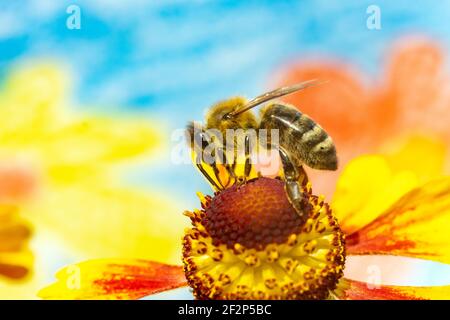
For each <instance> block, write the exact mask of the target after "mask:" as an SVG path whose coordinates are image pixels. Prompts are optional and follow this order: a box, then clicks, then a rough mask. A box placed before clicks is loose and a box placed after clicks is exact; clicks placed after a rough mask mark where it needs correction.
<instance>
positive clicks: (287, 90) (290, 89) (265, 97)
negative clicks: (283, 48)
mask: <svg viewBox="0 0 450 320" xmlns="http://www.w3.org/2000/svg"><path fill="white" fill-rule="evenodd" d="M327 82H329V81H328V80H325V81H323V80H322V81H321V80H317V79H313V80H308V81H304V82H300V83H296V84H293V85H291V86H286V87H281V88H278V89H275V90H272V91H269V92H266V93H263V94H262V95H259V96H257V97H256V98H253V99H252V100H250V101H249V102H247V103H246V104H245V105H244V106H243V107H242V108H240V109H238V110H236V111H233V112H230V113H229V116H237V115H239V114H241V113H243V112H245V111H247V110H250V109H251V108H254V107H256V106H258V105H260V104H262V103H264V102H267V101H269V100H272V99H275V98H279V97H282V96H285V95H288V94H291V93H294V92H296V91H300V90H303V89H306V88H309V87H314V86H317V85H321V84H324V83H327Z"/></svg>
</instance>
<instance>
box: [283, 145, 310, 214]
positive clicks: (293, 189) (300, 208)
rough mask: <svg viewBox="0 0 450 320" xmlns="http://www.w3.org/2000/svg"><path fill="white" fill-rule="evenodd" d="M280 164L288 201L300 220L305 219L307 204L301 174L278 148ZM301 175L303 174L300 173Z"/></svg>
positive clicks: (285, 152)
mask: <svg viewBox="0 0 450 320" xmlns="http://www.w3.org/2000/svg"><path fill="white" fill-rule="evenodd" d="M279 153H280V158H281V163H282V165H283V172H284V179H285V190H286V194H287V196H288V200H289V202H290V203H291V205H292V206H293V207H294V209H295V211H297V213H298V215H299V216H300V218H302V219H305V220H306V217H307V213H308V211H309V210H308V206H310V204H309V203H308V201H307V199H306V197H305V196H304V194H303V191H302V188H301V184H300V179H301V178H304V177H302V176H301V173H300V172H299V170H298V169H297V167H296V166H295V165H294V163H293V162H292V160H291V159H290V157H289V154H288V152H287V151H286V150H284V149H283V148H281V147H280V148H279ZM302 173H303V172H302Z"/></svg>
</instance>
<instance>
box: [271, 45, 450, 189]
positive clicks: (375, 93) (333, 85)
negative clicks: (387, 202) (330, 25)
mask: <svg viewBox="0 0 450 320" xmlns="http://www.w3.org/2000/svg"><path fill="white" fill-rule="evenodd" d="M386 60H387V62H386V64H385V70H384V71H383V72H380V75H377V76H376V77H370V76H369V75H365V74H361V73H358V72H356V71H355V70H354V68H353V67H352V66H349V65H346V64H344V63H342V62H336V61H331V60H330V61H325V60H312V61H306V62H304V61H293V62H291V63H290V64H287V65H285V66H284V67H283V68H281V70H279V71H278V72H277V73H276V74H277V77H276V79H278V80H277V81H276V84H274V87H277V86H281V85H289V84H293V83H297V82H302V81H306V80H310V79H320V80H323V81H327V83H324V84H322V85H320V86H317V87H314V88H310V89H308V90H305V91H302V92H298V93H296V94H292V95H290V96H287V97H283V100H284V101H286V102H288V103H291V104H293V105H295V106H296V107H298V108H299V109H300V110H301V111H302V112H304V113H306V114H308V115H309V116H311V118H313V119H314V120H315V121H316V122H317V123H319V124H320V125H321V126H322V127H323V128H324V129H325V130H326V131H327V132H328V133H329V134H330V135H331V137H332V138H333V140H334V142H335V144H336V147H337V150H338V156H339V167H340V168H342V167H343V166H344V165H345V164H346V163H347V162H348V161H349V160H350V159H352V158H354V157H355V156H358V155H361V154H366V153H376V152H380V151H382V150H383V149H384V148H385V146H386V144H391V147H392V140H399V137H401V136H403V137H404V136H408V135H413V136H414V135H420V136H425V137H432V138H433V139H437V140H438V141H441V140H443V141H447V143H445V145H444V148H445V149H446V151H445V153H446V160H445V161H446V163H448V162H449V161H448V147H449V143H448V138H449V137H450V130H449V128H448V123H450V112H449V108H450V87H449V85H448V83H450V82H449V81H448V80H449V75H448V74H447V73H445V72H444V70H445V61H444V54H443V51H442V49H441V48H440V47H439V46H438V45H437V44H435V43H434V42H432V41H430V40H428V39H423V38H419V37H411V38H406V39H403V40H402V41H400V42H398V43H397V44H395V45H394V46H393V48H392V50H391V51H390V52H389V54H388V59H386ZM397 147H398V148H401V147H402V145H397ZM310 176H311V178H312V180H313V185H315V186H316V187H317V188H318V190H320V191H321V192H323V193H325V194H326V195H331V194H332V190H333V188H334V183H330V181H331V182H335V181H336V178H337V175H336V174H335V173H323V172H320V173H317V172H315V171H312V172H311V173H310Z"/></svg>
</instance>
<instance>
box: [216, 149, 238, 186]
mask: <svg viewBox="0 0 450 320" xmlns="http://www.w3.org/2000/svg"><path fill="white" fill-rule="evenodd" d="M215 151H216V152H217V153H216V154H215V155H216V159H217V157H219V163H221V164H223V165H224V167H225V169H226V170H227V172H228V174H229V178H228V181H227V182H226V183H225V185H226V186H228V185H230V182H231V179H234V180H235V181H237V180H238V178H237V177H236V173H235V172H234V167H233V166H232V165H231V164H230V162H229V161H228V158H227V155H226V153H225V151H224V149H223V146H216V147H215ZM233 163H234V161H233ZM214 168H215V174H216V176H217V177H218V174H219V173H218V172H216V170H217V166H216V162H214ZM218 181H220V179H219V178H218Z"/></svg>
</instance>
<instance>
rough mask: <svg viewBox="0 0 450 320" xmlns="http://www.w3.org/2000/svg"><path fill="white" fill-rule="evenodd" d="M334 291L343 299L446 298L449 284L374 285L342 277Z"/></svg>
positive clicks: (449, 288)
mask: <svg viewBox="0 0 450 320" xmlns="http://www.w3.org/2000/svg"><path fill="white" fill-rule="evenodd" d="M340 286H341V288H340V289H338V290H337V291H336V295H337V297H338V298H339V299H345V300H448V299H449V298H450V286H436V287H402V286H374V285H372V284H369V283H364V282H359V281H354V280H348V279H344V280H343V281H342V283H341V285H340Z"/></svg>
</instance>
